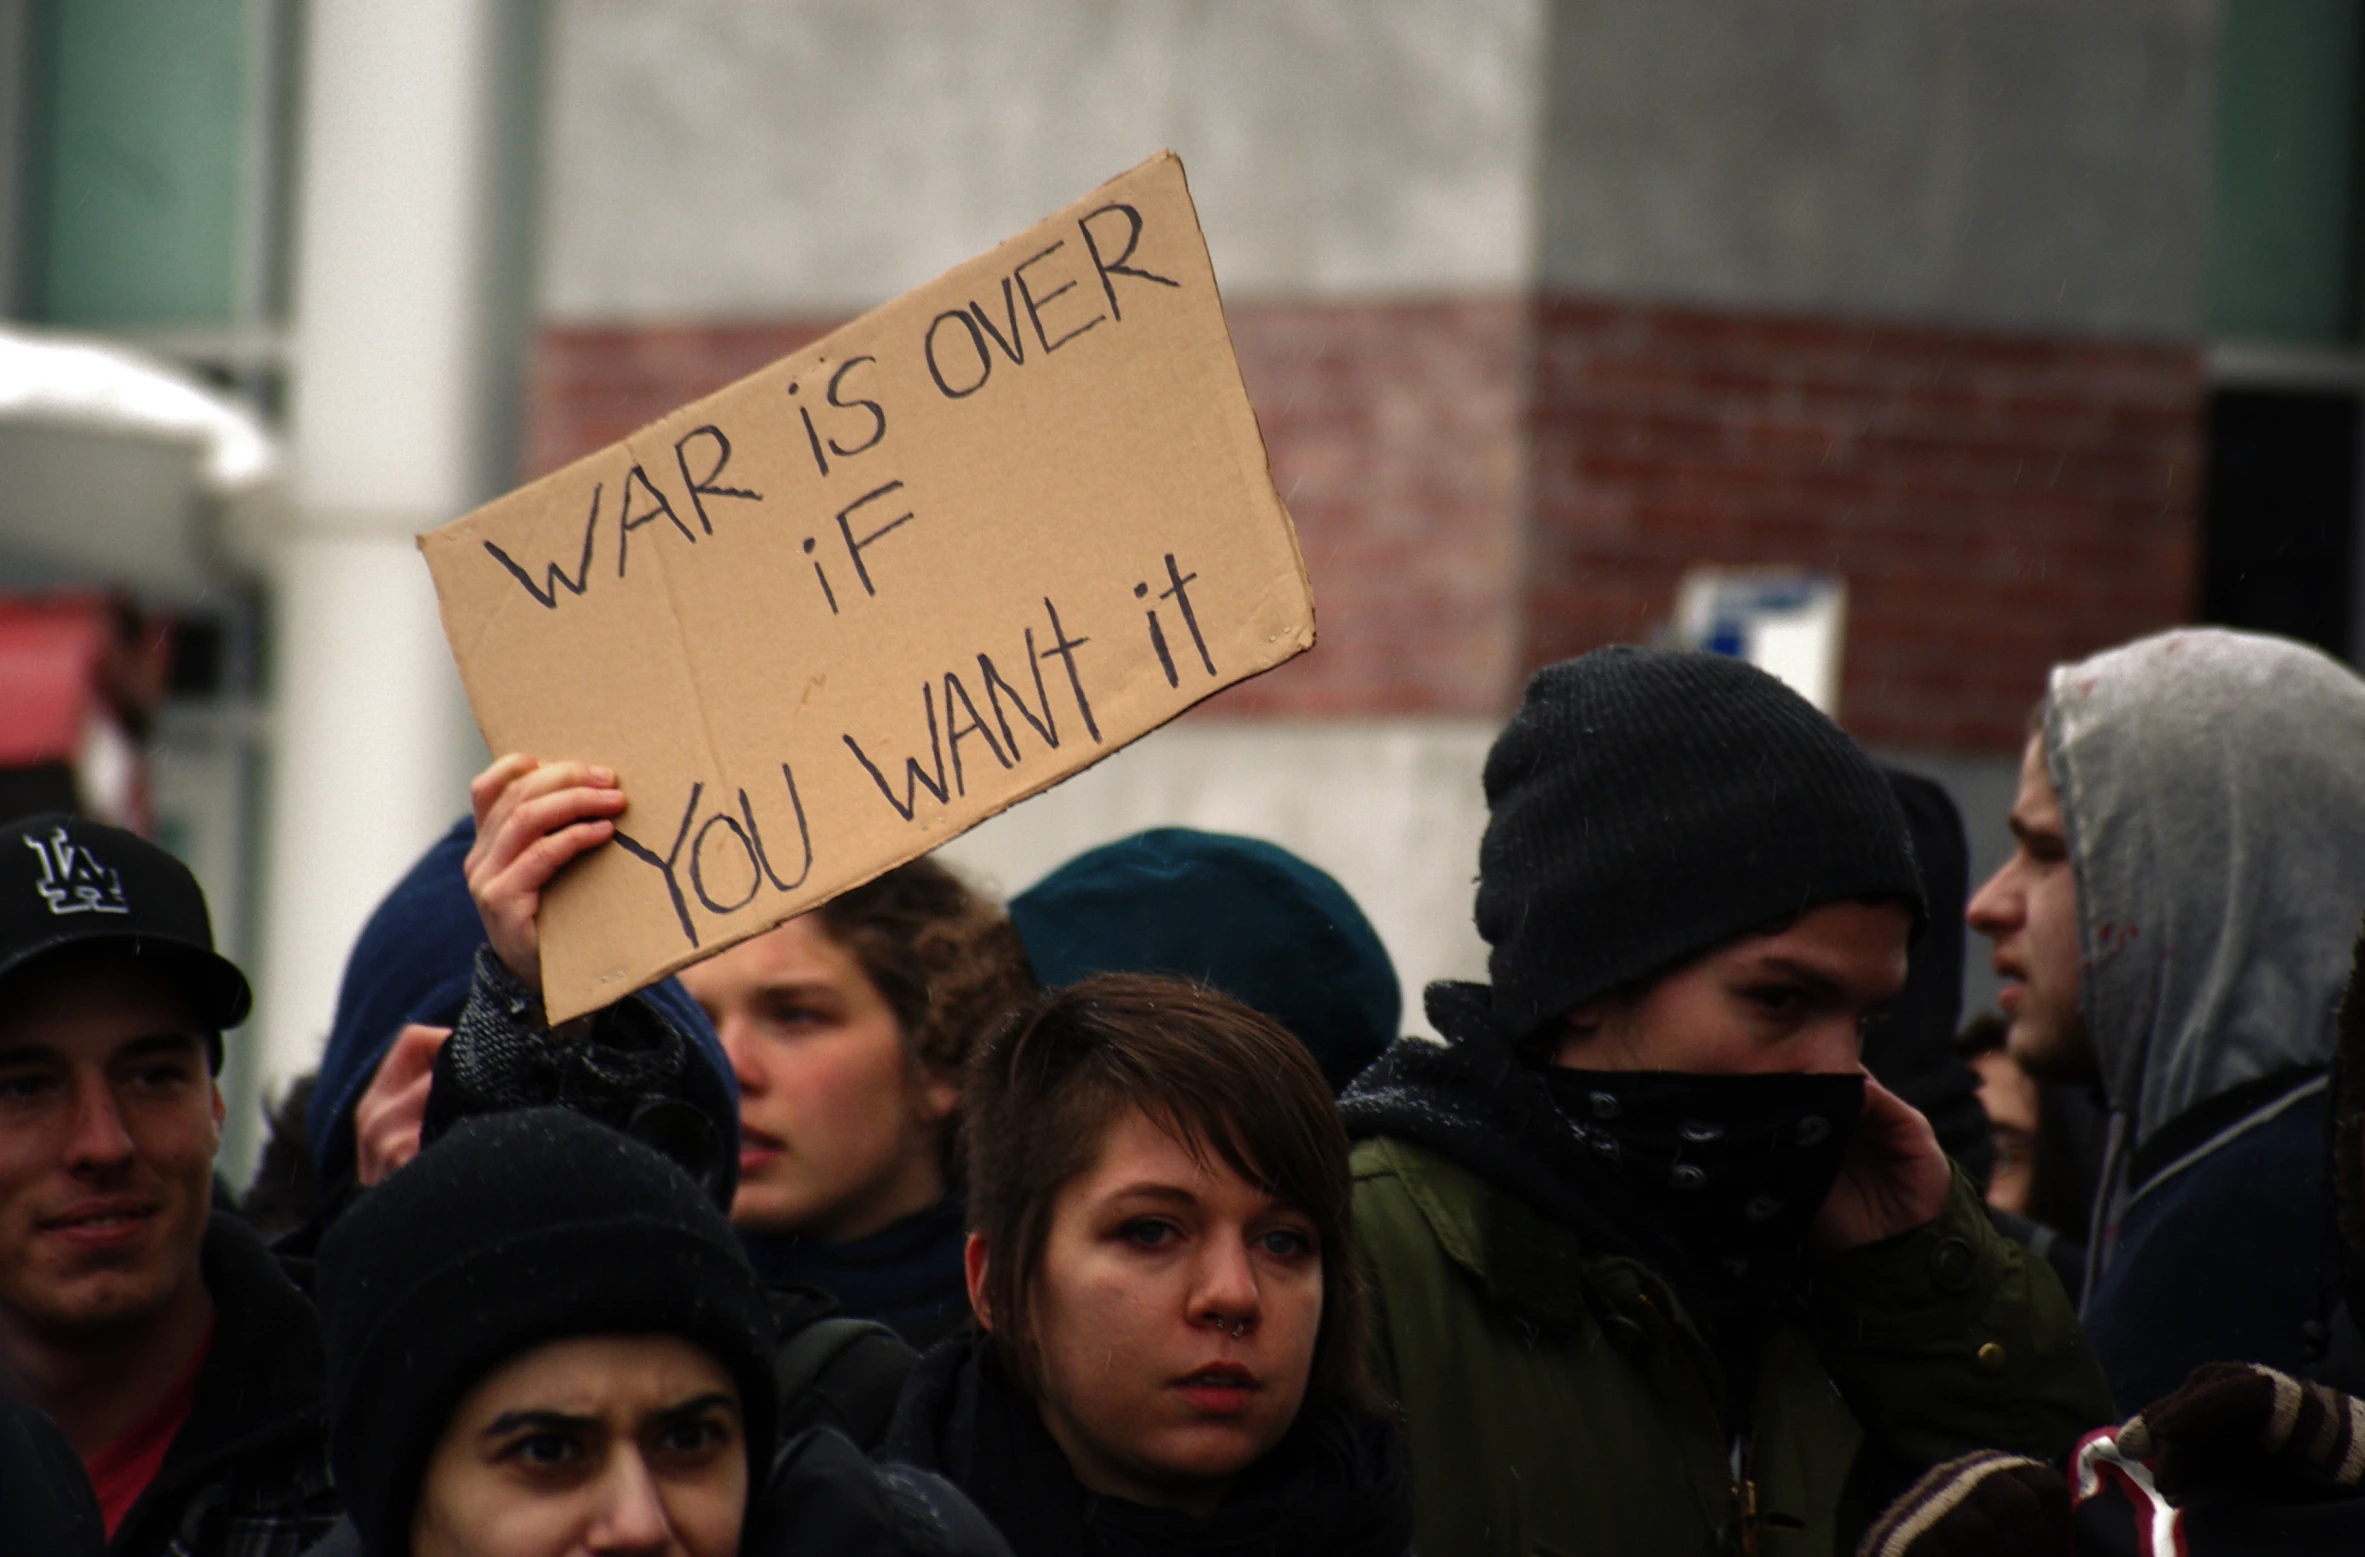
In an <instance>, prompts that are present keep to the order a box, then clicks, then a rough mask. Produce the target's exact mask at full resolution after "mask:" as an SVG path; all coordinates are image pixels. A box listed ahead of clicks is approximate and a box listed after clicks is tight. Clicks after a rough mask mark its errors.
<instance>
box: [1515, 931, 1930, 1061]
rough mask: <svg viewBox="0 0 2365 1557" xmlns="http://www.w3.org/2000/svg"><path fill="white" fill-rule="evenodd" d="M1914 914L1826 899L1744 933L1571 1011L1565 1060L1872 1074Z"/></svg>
mask: <svg viewBox="0 0 2365 1557" xmlns="http://www.w3.org/2000/svg"><path fill="white" fill-rule="evenodd" d="M1912 934H1913V915H1912V914H1911V913H1910V912H1909V911H1908V910H1907V909H1906V908H1905V907H1904V906H1903V905H1901V904H1897V903H1827V904H1825V905H1824V906H1823V907H1821V908H1818V909H1815V910H1814V911H1813V912H1811V913H1807V914H1803V915H1801V916H1800V917H1799V919H1798V920H1797V922H1796V923H1794V924H1791V925H1790V926H1788V927H1787V928H1785V929H1782V930H1778V931H1776V932H1775V933H1773V934H1771V935H1752V936H1745V937H1743V938H1742V939H1740V940H1738V941H1733V942H1731V943H1729V944H1727V945H1724V946H1720V947H1718V948H1717V949H1716V950H1714V951H1712V952H1710V953H1708V955H1706V956H1705V957H1702V958H1699V959H1698V960H1697V961H1694V962H1690V963H1687V964H1685V965H1684V966H1683V967H1680V968H1678V969H1676V970H1675V971H1674V972H1673V973H1670V974H1668V975H1667V976H1666V977H1665V978H1662V979H1660V980H1659V981H1658V982H1657V983H1655V984H1653V985H1651V986H1650V987H1649V988H1648V989H1646V990H1644V991H1643V992H1642V993H1641V994H1640V995H1638V996H1636V997H1634V998H1633V999H1631V1000H1624V1001H1609V1002H1601V1003H1597V1004H1592V1005H1586V1006H1582V1007H1579V1008H1578V1009H1577V1010H1575V1011H1573V1012H1571V1013H1570V1014H1569V1017H1568V1025H1567V1028H1566V1031H1565V1034H1564V1036H1563V1037H1562V1039H1561V1043H1560V1049H1559V1052H1558V1053H1557V1054H1556V1055H1555V1056H1554V1060H1555V1062H1556V1063H1558V1064H1561V1065H1565V1066H1568V1067H1570V1068H1571V1069H1574V1070H1669V1071H1684V1072H1688V1073H1691V1074H1694V1075H1751V1074H1766V1073H1773V1072H1790V1073H1797V1074H1808V1075H1850V1074H1853V1073H1855V1072H1857V1071H1859V1070H1861V1069H1862V1068H1863V1064H1862V1050H1863V1038H1862V1033H1861V1024H1862V1023H1863V1021H1864V1019H1865V1018H1866V1017H1868V1016H1871V1015H1873V1014H1874V1013H1876V1012H1877V1011H1878V1010H1879V1009H1880V1008H1881V1007H1882V1006H1884V1005H1886V1004H1887V1003H1888V1002H1889V1001H1890V1000H1893V999H1894V998H1896V995H1897V992H1898V991H1899V990H1901V989H1903V988H1904V987H1905V952H1906V943H1907V942H1908V941H1909V940H1910V939H1911V937H1912Z"/></svg>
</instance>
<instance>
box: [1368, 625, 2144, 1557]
mask: <svg viewBox="0 0 2365 1557" xmlns="http://www.w3.org/2000/svg"><path fill="white" fill-rule="evenodd" d="M1485 781H1486V793H1487V801H1488V805H1489V809H1490V818H1489V822H1488V827H1487V833H1486V838H1485V842H1484V844H1483V846H1482V849H1481V853H1480V866H1479V869H1480V875H1479V886H1478V900H1477V921H1478V928H1479V932H1480V933H1481V935H1483V936H1484V937H1485V938H1486V940H1487V941H1488V943H1489V944H1490V946H1491V947H1492V955H1491V958H1490V970H1491V972H1492V975H1493V982H1492V984H1491V986H1484V985H1474V984H1445V985H1435V986H1432V987H1431V989H1430V992H1429V1002H1428V1006H1429V1015H1430V1019H1431V1021H1432V1022H1433V1023H1434V1024H1435V1025H1436V1027H1437V1029H1438V1030H1439V1031H1440V1032H1441V1033H1443V1034H1444V1035H1445V1037H1446V1039H1447V1042H1446V1044H1444V1045H1443V1046H1439V1045H1435V1044H1430V1043H1424V1042H1418V1041H1407V1042H1405V1043H1400V1044H1398V1045H1397V1046H1396V1047H1395V1048H1393V1049H1391V1050H1390V1051H1389V1053H1388V1054H1387V1055H1386V1056H1385V1057H1383V1058H1382V1060H1381V1061H1380V1062H1379V1063H1378V1064H1377V1065H1376V1066H1374V1067H1373V1069H1372V1070H1370V1071H1368V1072H1366V1073H1365V1075H1364V1077H1363V1078H1362V1079H1361V1080H1360V1081H1359V1082H1358V1083H1357V1085H1356V1087H1355V1088H1354V1089H1353V1090H1352V1091H1351V1092H1350V1093H1349V1094H1348V1096H1347V1098H1346V1100H1345V1103H1344V1111H1345V1114H1346V1117H1347V1120H1348V1125H1349V1129H1350V1133H1352V1134H1353V1135H1355V1136H1357V1137H1358V1138H1360V1139H1361V1142H1362V1144H1361V1145H1360V1146H1359V1147H1358V1148H1357V1151H1356V1156H1355V1167H1356V1176H1357V1186H1356V1235H1357V1238H1358V1240H1359V1242H1360V1244H1361V1247H1362V1249H1363V1251H1364V1259H1365V1264H1366V1270H1367V1275H1368V1276H1369V1278H1370V1280H1371V1283H1372V1288H1373V1297H1374V1299H1375V1301H1374V1309H1375V1311H1376V1314H1377V1316H1378V1320H1377V1323H1376V1325H1375V1327H1374V1331H1375V1333H1374V1339H1373V1349H1374V1354H1375V1364H1376V1368H1377V1371H1378V1373H1379V1375H1380V1379H1381V1382H1382V1385H1383V1387H1385V1388H1387V1389H1389V1390H1390V1391H1391V1392H1392V1393H1393V1394H1394V1395H1395V1397H1396V1399H1397V1400H1398V1402H1399V1403H1400V1404H1401V1406H1402V1408H1403V1411H1404V1416H1405V1426H1406V1434H1407V1439H1408V1442H1409V1444H1410V1447H1411V1453H1412V1464H1413V1477H1414V1496H1413V1503H1414V1518H1415V1524H1416V1537H1417V1544H1418V1546H1419V1548H1420V1549H1421V1550H1423V1551H1438V1552H1456V1553H1489V1552H1502V1553H1513V1552H1517V1553H1528V1552H1534V1551H1547V1550H1548V1551H1555V1552H1567V1553H1579V1552H1627V1551H1649V1552H1657V1553H1688V1552H1698V1553H1701V1554H1707V1553H1711V1552H1757V1551H1760V1550H1762V1551H1766V1552H1774V1551H1782V1552H1833V1551H1841V1550H1846V1549H1847V1547H1848V1546H1849V1545H1851V1544H1852V1543H1853V1540H1854V1537H1855V1534H1856V1533H1857V1532H1859V1531H1860V1530H1861V1529H1862V1528H1863V1527H1864V1525H1865V1524H1866V1523H1867V1522H1868V1521H1869V1520H1870V1518H1871V1516H1872V1515H1873V1513H1875V1512H1876V1511H1877V1510H1878V1509H1879V1507H1880V1506H1881V1503H1882V1502H1883V1501H1884V1500H1885V1499H1886V1497H1887V1496H1889V1495H1890V1494H1892V1493H1893V1492H1895V1491H1896V1490H1898V1489H1899V1488H1900V1487H1901V1486H1902V1485H1903V1484H1904V1483H1905V1482H1907V1481H1910V1480H1911V1478H1912V1477H1913V1475H1915V1474H1917V1473H1918V1472H1919V1471H1920V1470H1922V1469H1923V1468H1925V1467H1927V1466H1929V1465H1931V1464H1933V1463H1935V1462H1937V1461H1939V1460H1942V1459H1945V1458H1946V1457H1948V1456H1949V1455H1953V1454H1957V1453H1960V1452H1962V1451H1964V1450H1965V1449H1969V1448H1973V1447H1979V1446H1984V1445H1996V1446H2002V1447H2009V1448H2014V1449H2018V1450H2022V1451H2023V1452H2028V1453H2033V1454H2040V1455H2044V1456H2047V1457H2053V1456H2059V1455H2062V1454H2065V1453H2067V1451H2068V1450H2069V1448H2070V1446H2071V1444H2072V1443H2073V1441H2074V1440H2075V1439H2076V1437H2077V1435H2078V1433H2079V1432H2080V1431H2082V1430H2084V1429H2086V1428H2088V1427H2091V1426H2094V1425H2096V1424H2098V1423H2100V1422H2102V1421H2104V1420H2106V1419H2107V1418H2109V1417H2110V1415H2111V1414H2112V1413H2111V1402H2110V1396H2109V1393H2108V1391H2107V1389H2105V1388H2104V1386H2103V1383H2102V1379H2101V1376H2100V1373H2099V1371H2098V1370H2097V1368H2096V1366H2095V1364H2094V1361H2093V1358H2092V1356H2091V1355H2090V1354H2089V1353H2088V1352H2087V1350H2086V1348H2085V1344H2084V1342H2083V1340H2082V1339H2081V1338H2080V1336H2079V1334H2078V1330H2077V1325H2076V1322H2075V1320H2074V1319H2073V1318H2072V1316H2071V1314H2070V1311H2069V1307H2068V1304H2067V1301H2066V1299H2065V1298H2064V1297H2063V1296H2062V1293H2061V1290H2060V1285H2059V1283H2058V1282H2057V1281H2056V1280H2055V1279H2054V1277H2053V1275H2052V1273H2051V1272H2050V1271H2049V1270H2047V1269H2046V1268H2045V1267H2044V1266H2043V1265H2042V1264H2041V1262H2037V1261H2034V1260H2032V1259H2031V1258H2030V1257H2029V1256H2028V1255H2027V1253H2026V1251H2024V1250H2021V1249H2019V1248H2018V1247H2017V1246H2015V1245H2011V1244H2008V1243H2007V1242H2005V1240H2003V1239H2002V1238H2000V1237H1999V1236H1997V1234H1996V1233H1995V1231H1994V1229H1993V1228H1992V1227H1991V1226H1990V1225H1989V1223H1988V1220H1987V1218H1986V1216H1985V1215H1984V1214H1983V1210H1982V1207H1981V1205H1980V1202H1979V1198H1978V1195H1977V1194H1976V1193H1975V1192H1974V1190H1973V1189H1972V1187H1971V1185H1970V1183H1969V1182H1968V1180H1967V1179H1965V1178H1964V1177H1963V1176H1962V1175H1961V1174H1960V1173H1958V1172H1957V1171H1955V1170H1954V1169H1953V1168H1952V1166H1951V1165H1950V1164H1949V1163H1948V1162H1947V1160H1946V1157H1945V1154H1944V1153H1943V1152H1942V1151H1941V1150H1940V1149H1939V1146H1938V1143H1937V1140H1936V1138H1935V1136H1934V1135H1933V1134H1932V1132H1931V1129H1930V1126H1929V1123H1928V1122H1927V1121H1926V1120H1925V1119H1923V1117H1922V1116H1921V1115H1920V1114H1918V1113H1916V1112H1915V1111H1914V1110H1913V1109H1912V1108H1911V1107H1909V1106H1908V1105H1906V1104H1905V1103H1904V1102H1903V1101H1901V1100H1900V1099H1898V1098H1897V1097H1896V1096H1895V1095H1894V1094H1892V1093H1890V1092H1889V1091H1888V1090H1886V1089H1885V1088H1883V1087H1882V1086H1880V1085H1879V1084H1878V1083H1877V1082H1875V1081H1873V1080H1872V1079H1871V1077H1870V1076H1869V1075H1867V1074H1866V1073H1865V1071H1864V1069H1863V1066H1862V1057H1861V1043H1860V1027H1861V1025H1862V1024H1863V1023H1864V1022H1865V1021H1866V1020H1867V1019H1868V1018H1872V1017H1874V1016H1876V1015H1877V1014H1878V1013H1879V1012H1880V1010H1881V1008H1882V1007H1883V1006H1884V1005H1886V1004H1887V1003H1888V1002H1889V1001H1891V1000H1892V999H1894V998H1895V997H1896V996H1897V994H1898V993H1899V991H1900V990H1901V988H1902V987H1903V985H1904V982H1905V974H1906V954H1907V948H1908V945H1909V943H1910V941H1911V939H1912V937H1913V935H1914V934H1915V933H1916V932H1917V931H1918V930H1919V929H1921V928H1922V925H1923V922H1924V920H1925V917H1926V916H1925V908H1924V898H1923V893H1922V888H1921V884H1920V882H1919V879H1918V876H1917V872H1916V868H1915V863H1914V858H1913V853H1912V849H1911V846H1910V844H1909V842H1908V837H1907V830H1906V823H1905V819H1904V817H1903V815H1902V813H1901V812H1900V811H1899V809H1898V804H1897V801H1896V798H1895V797H1894V795H1893V794H1892V793H1891V792H1890V789H1889V787H1888V785H1887V783H1886V782H1885V781H1884V780H1883V778H1882V775H1881V773H1880V771H1879V770H1878V769H1877V768H1876V767H1874V766H1873V764H1872V763H1871V762H1870V761H1869V760H1868V759H1867V758H1866V757H1865V755H1864V754H1863V753H1862V752H1861V751H1860V750H1858V749H1857V747H1856V746H1855V744H1854V743H1853V742H1851V741H1850V740H1849V739H1848V738H1847V737H1846V736H1845V735H1843V734H1841V733H1840V731H1839V729H1838V728H1837V727H1836V726H1834V725H1833V724H1832V723H1831V722H1830V721H1829V720H1828V719H1826V718H1825V717H1824V716H1823V715H1821V714H1819V713H1817V712H1816V711H1815V710H1814V709H1813V708H1812V707H1810V706H1809V705H1808V704H1807V703H1806V702H1805V701H1804V700H1802V699H1800V698H1799V697H1797V696H1796V695H1795V694H1793V693H1791V692H1790V691H1788V690H1787V689H1786V688H1784V687H1783V686H1782V685H1781V684H1780V683H1779V682H1777V681H1775V680H1774V679H1773V678H1772V677H1770V676H1767V675H1765V674H1764V673H1763V672H1760V671H1757V670H1754V669H1752V668H1750V667H1749V666H1747V665H1744V664H1741V663H1739V662H1737V661H1733V660H1727V659H1720V658H1717V657H1714V656H1709V655H1698V654H1668V653H1657V652H1650V651H1643V650H1636V649H1623V648H1621V649H1606V650H1601V651H1598V652H1596V653H1593V654H1589V655H1586V656H1584V657H1583V658H1581V659H1577V660H1572V661H1569V662H1566V663H1563V664H1560V665H1555V666H1551V667H1549V668H1547V669H1545V670H1543V671H1541V672H1539V673H1538V674H1537V675H1536V676H1535V677H1534V678H1533V679H1532V680H1531V681H1530V682H1529V684H1528V688H1527V693H1526V698H1525V701H1524V702H1523V704H1522V706H1521V708H1520V710H1519V712H1518V714H1517V715H1516V716H1515V717H1514V718H1513V720H1512V721H1511V723H1510V725H1509V726H1508V727H1507V728H1506V729H1505V730H1504V731H1503V733H1502V735H1501V736H1500V737H1499V738H1498V739H1497V741H1496V742H1495V746H1494V749H1493V751H1492V752H1491V753H1490V754H1489V756H1488V760H1487V766H1486V775H1485Z"/></svg>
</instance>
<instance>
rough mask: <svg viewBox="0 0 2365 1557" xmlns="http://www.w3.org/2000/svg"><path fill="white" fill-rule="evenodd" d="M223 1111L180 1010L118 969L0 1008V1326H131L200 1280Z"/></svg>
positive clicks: (14, 998) (148, 981)
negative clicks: (200, 1253) (201, 1250)
mask: <svg viewBox="0 0 2365 1557" xmlns="http://www.w3.org/2000/svg"><path fill="white" fill-rule="evenodd" d="M221 1122H222V1100H221V1094H220V1093H219V1092H218V1091H216V1090H215V1088H214V1084H213V1078H212V1076H211V1075H210V1074H208V1072H207V1067H206V1037H205V1033H204V1031H203V1030H202V1029H200V1028H199V1027H198V1026H197V1024H196V1022H195V1020H194V1018H193V1017H192V1015H191V1012H190V1008H189V1004H188V1002H187V1001H186V1000H185V999H184V998H183V997H182V996H181V995H180V993H179V992H178V991H177V990H176V989H175V988H174V987H173V986H172V985H171V984H170V983H168V982H167V981H166V980H165V979H164V978H163V977H161V976H160V975H159V974H157V973H156V972H155V971H154V970H153V969H151V968H148V967H143V966H141V965H140V964H138V963H136V962H134V961H132V960H131V959H130V958H129V957H128V956H122V955H116V956H110V957H104V958H97V957H70V958H67V959H64V960H62V961H53V962H50V963H47V964H42V965H36V966H35V967H34V968H32V969H29V970H27V971H26V972H25V973H24V974H22V975H20V976H19V977H17V978H15V979H12V980H10V981H9V983H8V985H7V988H6V990H5V993H4V995H0V1324H9V1325H14V1326H21V1327H23V1328H25V1329H29V1330H33V1331H37V1332H47V1333H52V1334H72V1333H77V1332H84V1333H86V1332H89V1331H93V1330H103V1329H106V1328H108V1327H110V1326H114V1325H119V1324H124V1323H130V1322H136V1321H137V1320H139V1319H142V1318H145V1317H146V1316H148V1315H149V1314H152V1313H154V1312H156V1311H157V1310H158V1309H160V1308H162V1307H163V1306H165V1305H166V1304H167V1303H169V1302H170V1301H171V1300H172V1299H173V1298H174V1297H175V1296H176V1295H178V1294H179V1293H181V1292H183V1291H185V1290H186V1286H187V1284H188V1283H190V1282H193V1281H196V1280H197V1279H198V1273H197V1251H198V1245H199V1243H200V1241H201V1240H202V1239H203V1238H204V1236H205V1224H206V1217H207V1214H208V1212H209V1210H210V1208H211V1202H212V1189H213V1163H214V1152H215V1149H216V1148H217V1147H219V1146H220V1144H221Z"/></svg>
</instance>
